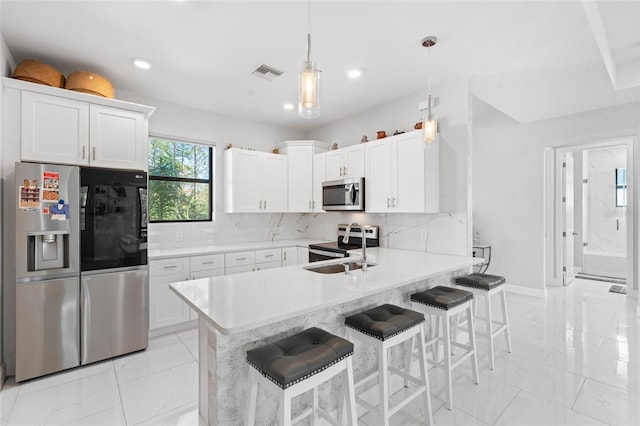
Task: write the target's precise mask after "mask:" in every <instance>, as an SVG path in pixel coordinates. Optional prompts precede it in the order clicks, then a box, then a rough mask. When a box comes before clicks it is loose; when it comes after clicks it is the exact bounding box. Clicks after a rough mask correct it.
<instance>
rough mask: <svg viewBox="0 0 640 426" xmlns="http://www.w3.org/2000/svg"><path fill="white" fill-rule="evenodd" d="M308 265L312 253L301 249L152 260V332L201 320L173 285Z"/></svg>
mask: <svg viewBox="0 0 640 426" xmlns="http://www.w3.org/2000/svg"><path fill="white" fill-rule="evenodd" d="M308 262H309V251H308V249H307V248H306V247H297V246H294V247H285V248H272V249H263V250H247V251H240V252H233V253H224V254H223V253H220V254H205V255H200V256H191V257H176V258H171V259H159V260H151V261H150V262H149V329H150V330H156V329H160V328H163V327H169V326H175V325H178V324H181V323H184V322H187V321H189V320H194V319H197V313H196V312H195V311H193V310H192V309H191V308H189V306H188V305H187V304H186V303H184V302H183V301H182V300H181V299H180V298H179V297H178V296H177V295H176V294H175V293H174V292H173V291H171V289H170V288H169V284H171V283H173V282H177V281H187V280H197V279H200V278H208V277H218V276H221V275H231V274H239V273H241V272H251V271H261V270H265V269H273V268H280V267H282V266H289V265H296V264H300V263H308ZM168 330H171V329H168ZM160 333H162V331H161V332H160Z"/></svg>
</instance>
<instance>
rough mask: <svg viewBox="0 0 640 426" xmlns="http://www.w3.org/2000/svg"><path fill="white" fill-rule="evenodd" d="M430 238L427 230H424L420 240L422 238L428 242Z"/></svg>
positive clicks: (421, 231)
mask: <svg viewBox="0 0 640 426" xmlns="http://www.w3.org/2000/svg"><path fill="white" fill-rule="evenodd" d="M428 236H429V231H428V230H427V228H422V229H421V230H420V238H422V239H423V240H426V239H427V237H428Z"/></svg>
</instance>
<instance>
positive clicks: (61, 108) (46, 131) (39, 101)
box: [21, 92, 89, 165]
mask: <svg viewBox="0 0 640 426" xmlns="http://www.w3.org/2000/svg"><path fill="white" fill-rule="evenodd" d="M88 149H89V104H87V103H85V102H78V101H74V100H70V99H61V98H58V97H55V96H49V95H43V94H40V93H34V92H22V155H21V158H22V160H26V161H46V162H50V163H65V164H81V165H82V164H84V165H88V164H89V152H88Z"/></svg>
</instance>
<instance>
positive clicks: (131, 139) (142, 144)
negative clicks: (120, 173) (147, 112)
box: [89, 105, 149, 171]
mask: <svg viewBox="0 0 640 426" xmlns="http://www.w3.org/2000/svg"><path fill="white" fill-rule="evenodd" d="M89 123H90V127H89V129H90V130H89V138H90V141H91V152H90V156H91V160H90V163H91V165H92V166H96V167H113V168H120V169H134V170H145V171H146V170H147V169H148V168H149V166H148V155H147V151H148V146H147V145H148V142H147V140H146V138H145V123H144V114H142V113H139V112H134V111H127V110H121V109H117V108H110V107H106V106H103V105H91V107H90V109H89Z"/></svg>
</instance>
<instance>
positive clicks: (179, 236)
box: [176, 231, 182, 241]
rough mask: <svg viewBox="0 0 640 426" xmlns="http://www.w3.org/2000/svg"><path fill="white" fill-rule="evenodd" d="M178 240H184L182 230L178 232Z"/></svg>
mask: <svg viewBox="0 0 640 426" xmlns="http://www.w3.org/2000/svg"><path fill="white" fill-rule="evenodd" d="M176 241H182V231H178V232H176Z"/></svg>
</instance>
